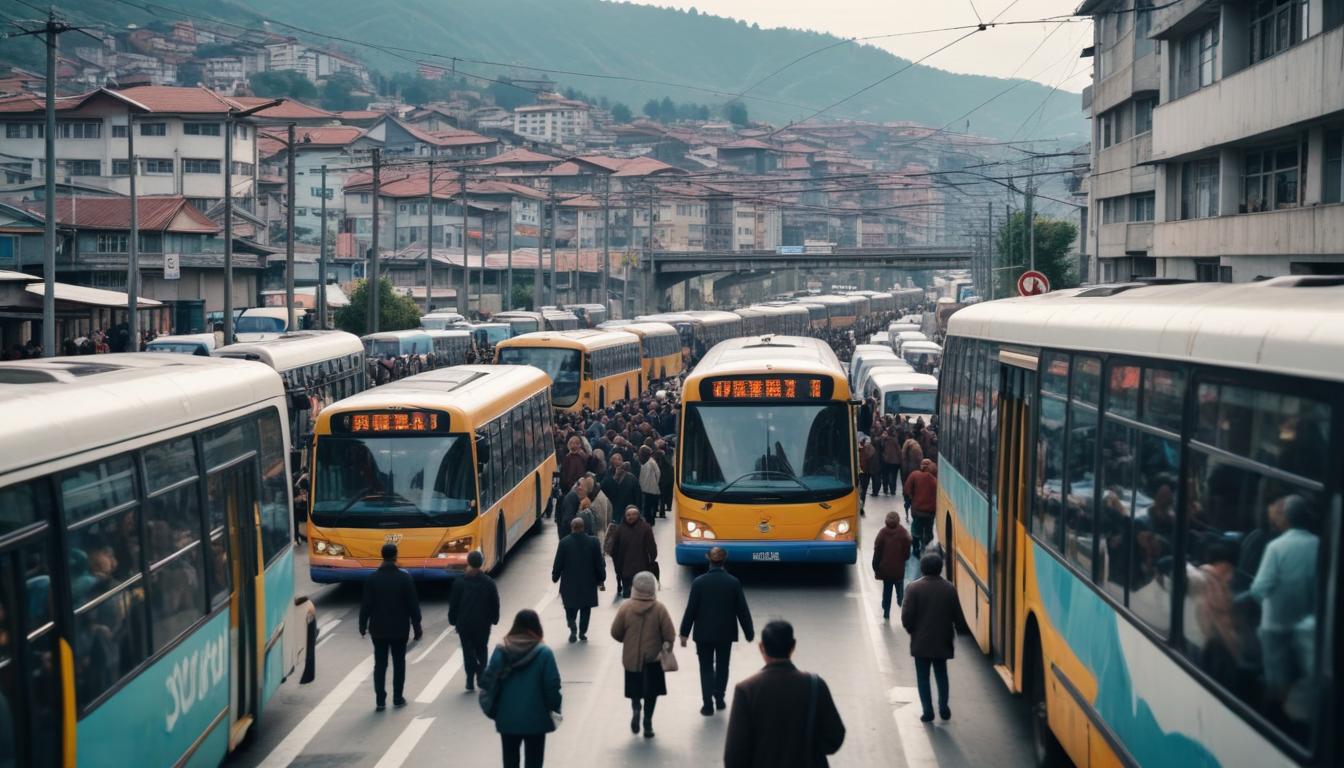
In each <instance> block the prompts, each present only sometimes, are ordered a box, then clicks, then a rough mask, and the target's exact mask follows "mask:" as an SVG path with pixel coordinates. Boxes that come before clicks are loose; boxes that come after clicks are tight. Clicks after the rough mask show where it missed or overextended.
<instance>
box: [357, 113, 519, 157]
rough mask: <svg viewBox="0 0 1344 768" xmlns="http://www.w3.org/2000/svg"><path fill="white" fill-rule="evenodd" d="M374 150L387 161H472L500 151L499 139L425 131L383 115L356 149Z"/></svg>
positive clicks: (457, 131)
mask: <svg viewBox="0 0 1344 768" xmlns="http://www.w3.org/2000/svg"><path fill="white" fill-rule="evenodd" d="M374 147H378V148H381V149H382V150H383V157H384V158H386V159H395V158H406V157H424V158H431V157H435V158H444V159H447V160H470V159H484V158H487V157H491V156H493V155H494V154H495V153H496V152H497V151H498V150H499V140H498V139H492V138H490V137H488V136H482V135H481V134H479V133H476V132H475V131H466V130H461V129H457V128H450V129H445V130H440V131H423V130H421V129H419V128H416V127H415V126H413V125H410V124H408V123H407V122H405V121H403V120H400V119H398V118H395V117H392V116H391V115H383V116H382V117H381V118H380V119H379V120H378V121H377V122H375V123H374V124H373V125H372V126H370V127H369V129H368V130H366V131H365V132H364V136H363V137H362V138H361V139H360V140H359V141H357V142H356V143H355V145H354V147H353V149H354V150H355V151H358V152H368V150H369V149H372V148H374Z"/></svg>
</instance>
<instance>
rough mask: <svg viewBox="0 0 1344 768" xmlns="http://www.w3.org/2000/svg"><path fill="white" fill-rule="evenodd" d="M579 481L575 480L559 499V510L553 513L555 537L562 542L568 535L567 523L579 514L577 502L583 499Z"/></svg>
mask: <svg viewBox="0 0 1344 768" xmlns="http://www.w3.org/2000/svg"><path fill="white" fill-rule="evenodd" d="M581 482H582V481H581V480H575V481H574V484H573V485H571V486H569V489H568V490H567V491H566V492H565V495H564V496H561V497H560V508H559V509H558V510H556V513H555V537H556V538H557V539H560V540H562V541H563V540H564V538H565V536H567V535H569V521H570V520H573V519H574V518H575V517H576V516H577V515H578V514H579V507H580V504H579V502H580V501H582V499H583V486H582V485H581Z"/></svg>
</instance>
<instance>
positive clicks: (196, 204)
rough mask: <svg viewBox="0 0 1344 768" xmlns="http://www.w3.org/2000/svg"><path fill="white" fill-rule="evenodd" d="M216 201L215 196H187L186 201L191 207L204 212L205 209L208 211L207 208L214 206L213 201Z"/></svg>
mask: <svg viewBox="0 0 1344 768" xmlns="http://www.w3.org/2000/svg"><path fill="white" fill-rule="evenodd" d="M216 202H218V201H217V200H216V199H215V198H213V197H188V198H187V203H188V204H190V205H191V207H192V208H195V209H196V210H198V211H200V212H201V213H205V212H206V211H208V210H210V209H211V208H213V207H215V203H216Z"/></svg>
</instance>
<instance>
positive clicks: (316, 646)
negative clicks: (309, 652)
mask: <svg viewBox="0 0 1344 768" xmlns="http://www.w3.org/2000/svg"><path fill="white" fill-rule="evenodd" d="M331 638H332V636H331V635H327V636H326V637H324V638H322V639H321V640H318V641H317V645H315V646H313V650H317V649H318V648H321V647H322V646H324V645H326V644H327V641H328V640H330V639H331Z"/></svg>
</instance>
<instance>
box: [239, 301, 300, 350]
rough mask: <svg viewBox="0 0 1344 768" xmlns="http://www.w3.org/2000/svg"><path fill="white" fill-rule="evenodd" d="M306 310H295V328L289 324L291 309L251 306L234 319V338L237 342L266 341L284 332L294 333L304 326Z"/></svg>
mask: <svg viewBox="0 0 1344 768" xmlns="http://www.w3.org/2000/svg"><path fill="white" fill-rule="evenodd" d="M306 314H307V313H306V311H305V310H302V309H295V310H294V322H295V325H294V327H293V328H291V327H290V326H289V310H288V309H285V308H284V307H249V308H248V309H244V310H242V311H241V312H239V313H238V315H237V316H236V317H235V318H234V320H233V340H234V341H235V342H248V341H264V340H266V339H273V338H275V337H276V336H279V335H280V334H282V333H292V332H296V331H299V330H300V329H302V328H303V318H304V317H305V315H306Z"/></svg>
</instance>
